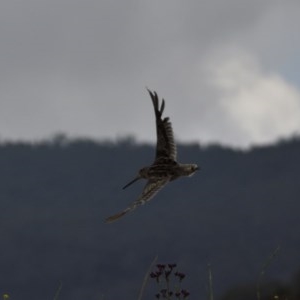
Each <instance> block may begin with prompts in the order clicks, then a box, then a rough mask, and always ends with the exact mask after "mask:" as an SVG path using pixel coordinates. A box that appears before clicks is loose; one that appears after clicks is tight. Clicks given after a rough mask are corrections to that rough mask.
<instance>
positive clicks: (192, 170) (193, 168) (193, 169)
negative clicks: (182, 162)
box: [187, 164, 200, 176]
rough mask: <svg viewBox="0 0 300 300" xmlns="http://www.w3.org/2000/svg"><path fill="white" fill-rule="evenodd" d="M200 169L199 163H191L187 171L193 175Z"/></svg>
mask: <svg viewBox="0 0 300 300" xmlns="http://www.w3.org/2000/svg"><path fill="white" fill-rule="evenodd" d="M198 170H200V167H198V165H196V164H189V165H187V172H188V174H189V175H188V176H192V175H194V174H195V172H196V171H198Z"/></svg>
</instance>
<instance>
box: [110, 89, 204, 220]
mask: <svg viewBox="0 0 300 300" xmlns="http://www.w3.org/2000/svg"><path fill="white" fill-rule="evenodd" d="M148 92H149V94H150V96H151V99H152V102H153V106H154V112H155V117H156V133H157V144H156V157H155V160H154V162H153V164H152V165H151V166H148V167H144V168H142V169H141V170H140V171H139V173H138V175H137V176H136V178H135V179H133V180H132V181H130V182H129V183H128V184H127V185H125V186H124V188H123V189H125V188H127V187H128V186H129V185H131V184H132V183H134V182H135V181H137V180H139V179H142V178H143V179H147V180H148V182H147V183H146V186H145V187H144V190H143V192H142V194H141V195H140V197H139V198H138V199H137V200H136V201H134V202H133V203H132V204H131V205H130V206H129V207H127V208H126V209H125V210H123V211H122V212H120V213H118V214H116V215H113V216H111V217H109V218H107V219H106V222H107V223H111V222H114V221H116V220H118V219H119V218H121V217H122V216H124V215H125V214H126V213H128V212H130V211H132V210H134V209H135V208H136V207H138V206H139V205H142V204H145V203H146V202H147V201H149V200H150V199H151V198H153V197H154V195H155V194H156V193H157V192H158V191H159V190H160V189H162V188H163V187H164V186H165V185H166V184H167V183H168V182H169V181H172V180H175V179H177V178H179V177H182V176H192V175H193V174H194V173H195V172H196V171H197V170H198V169H199V167H198V166H197V165H196V164H180V163H178V162H177V161H176V158H177V149H176V144H175V142H174V137H173V130H172V125H171V122H170V121H169V118H164V119H162V113H163V110H164V107H165V101H164V100H163V99H162V104H161V107H160V108H159V100H158V96H157V94H156V93H155V92H154V93H152V92H151V91H150V90H148Z"/></svg>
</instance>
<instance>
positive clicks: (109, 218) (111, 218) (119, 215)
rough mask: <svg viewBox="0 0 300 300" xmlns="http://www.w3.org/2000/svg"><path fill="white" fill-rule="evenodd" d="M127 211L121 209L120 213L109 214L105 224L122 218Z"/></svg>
mask: <svg viewBox="0 0 300 300" xmlns="http://www.w3.org/2000/svg"><path fill="white" fill-rule="evenodd" d="M127 212H128V210H123V211H122V212H120V213H117V214H115V215H113V216H110V217H108V218H106V219H105V223H106V224H109V223H113V222H115V221H117V220H118V219H120V218H122V217H123V216H124V215H125V214H126V213H127Z"/></svg>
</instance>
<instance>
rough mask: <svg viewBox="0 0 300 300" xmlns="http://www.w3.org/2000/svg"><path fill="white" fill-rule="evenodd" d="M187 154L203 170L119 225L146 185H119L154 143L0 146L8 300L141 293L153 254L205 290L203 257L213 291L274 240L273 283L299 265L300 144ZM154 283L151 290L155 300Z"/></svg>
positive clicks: (2, 276)
mask: <svg viewBox="0 0 300 300" xmlns="http://www.w3.org/2000/svg"><path fill="white" fill-rule="evenodd" d="M178 152H179V160H180V161H181V162H187V163H189V162H192V163H197V164H199V165H200V166H201V168H202V169H201V171H200V172H198V173H197V174H196V175H194V176H193V177H191V178H184V179H181V180H178V181H175V182H173V183H171V184H169V185H168V186H167V187H166V188H165V189H163V190H162V191H161V192H160V193H159V194H158V195H157V196H156V197H155V198H154V199H153V200H152V201H151V202H150V203H149V204H147V205H145V206H143V207H141V208H139V209H138V210H136V211H135V212H134V213H132V214H129V215H128V216H126V217H124V218H123V219H121V220H120V221H119V222H116V223H113V224H104V222H103V221H104V219H105V217H107V216H109V215H111V214H113V213H116V212H118V211H119V210H122V209H123V208H125V207H126V206H127V205H128V204H129V203H130V202H131V201H133V200H134V199H135V198H136V197H137V196H138V195H139V193H140V192H141V190H142V187H143V185H144V184H145V183H144V182H143V183H142V182H140V183H136V184H135V185H133V186H132V187H130V188H128V189H126V190H125V191H124V190H122V189H121V187H122V186H123V185H124V184H125V183H127V182H128V181H129V180H130V179H132V178H133V177H134V176H135V175H136V172H137V170H138V169H139V168H141V167H143V166H145V165H147V164H149V163H151V162H152V160H153V157H154V149H153V147H152V146H149V145H139V146H138V145H135V144H133V143H130V142H126V141H125V142H122V143H119V144H116V145H114V144H112V143H108V142H107V143H95V142H92V141H89V140H81V141H67V140H62V141H60V140H59V141H52V142H45V143H41V144H36V145H34V144H23V143H13V144H2V145H0V212H1V217H0V237H1V249H0V266H1V272H0V293H4V292H7V293H9V294H10V295H11V296H12V298H13V299H22V300H27V299H28V300H29V299H30V300H32V299H53V296H54V294H55V291H56V289H57V287H58V285H59V281H61V282H62V284H63V287H62V290H61V294H60V297H59V299H64V300H77V299H101V295H105V298H104V299H105V300H115V299H137V293H138V290H139V288H140V285H141V282H142V278H143V276H144V273H145V272H146V270H147V268H148V267H149V265H150V263H151V261H152V260H153V258H154V256H155V255H158V259H159V261H160V262H176V263H177V264H178V265H179V268H180V270H182V271H184V272H185V273H186V274H187V275H188V276H187V278H186V279H185V287H186V288H187V289H189V290H190V292H191V297H190V298H191V299H204V298H205V295H206V292H207V270H206V266H207V263H210V264H211V266H212V272H213V278H214V282H213V284H214V291H215V295H216V296H218V297H220V296H221V295H222V294H223V293H224V292H225V291H227V290H228V289H229V288H231V287H232V286H235V285H239V284H242V283H248V282H251V283H253V282H255V281H256V279H257V276H258V274H259V272H260V270H261V267H262V264H263V263H264V262H265V261H266V259H267V257H268V256H269V255H270V253H271V252H272V251H273V250H274V249H275V248H276V247H277V246H278V245H280V246H281V251H280V252H279V254H278V256H277V257H276V258H275V259H274V261H273V262H272V263H271V265H270V266H269V267H268V269H267V271H266V274H265V278H266V280H272V279H277V280H289V278H290V276H291V275H292V274H294V273H295V272H297V270H298V269H299V268H300V259H299V253H300V239H299V236H300V218H299V212H300V180H299V178H300V158H299V157H300V156H299V154H300V141H299V140H298V139H295V140H290V141H286V142H281V143H279V144H277V145H274V146H268V147H261V148H254V149H252V150H251V151H247V152H243V151H235V150H232V149H228V148H222V147H220V146H211V147H205V148H202V147H200V146H198V145H195V144H191V145H186V146H180V147H179V149H178ZM155 288H156V286H155V284H154V283H150V284H149V286H148V287H147V289H146V291H145V297H144V299H145V300H147V299H153V293H154V291H155Z"/></svg>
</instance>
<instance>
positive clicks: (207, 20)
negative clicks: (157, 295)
mask: <svg viewBox="0 0 300 300" xmlns="http://www.w3.org/2000/svg"><path fill="white" fill-rule="evenodd" d="M299 14H300V1H298V0H284V1H276V0H264V1H261V0H251V1H250V0H249V1H243V0H226V1H224V0H205V1H201V0H118V1H117V0H26V1H24V0H19V1H17V0H9V1H1V3H0V43H1V44H0V139H2V140H3V139H7V138H9V139H30V140H36V139H40V138H45V137H48V136H51V135H53V134H54V133H57V132H65V133H67V134H69V135H71V136H87V137H93V138H96V139H102V138H105V139H107V138H109V139H118V138H121V137H122V136H126V135H133V136H135V137H136V139H137V140H138V141H154V139H155V127H154V113H153V108H152V103H151V101H150V98H149V95H148V94H147V91H146V89H145V87H146V86H147V87H149V88H150V89H153V90H156V91H157V92H158V95H159V96H161V97H163V98H164V99H165V100H166V109H165V113H166V115H167V116H170V117H171V121H172V123H173V128H174V132H175V138H176V139H177V140H178V141H184V142H188V141H198V142H201V143H210V142H221V143H223V144H226V145H234V146H243V147H245V146H248V145H251V144H265V143H270V142H272V141H276V140H277V139H279V138H281V137H287V136H290V135H292V134H295V133H299V131H300V76H299V74H300V72H299V69H300V55H299V53H300V34H299V28H300V18H299Z"/></svg>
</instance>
